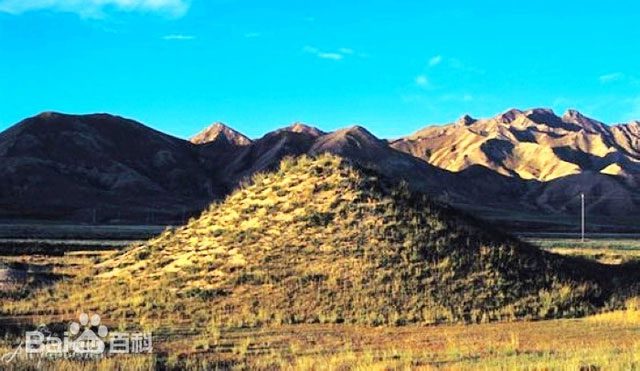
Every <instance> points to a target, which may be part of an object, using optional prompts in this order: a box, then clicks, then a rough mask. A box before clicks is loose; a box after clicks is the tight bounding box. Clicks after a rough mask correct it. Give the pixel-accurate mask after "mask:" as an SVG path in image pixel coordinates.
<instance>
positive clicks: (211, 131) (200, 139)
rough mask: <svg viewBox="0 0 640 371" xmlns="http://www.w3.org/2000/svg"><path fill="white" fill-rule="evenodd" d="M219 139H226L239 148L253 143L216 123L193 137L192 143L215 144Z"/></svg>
mask: <svg viewBox="0 0 640 371" xmlns="http://www.w3.org/2000/svg"><path fill="white" fill-rule="evenodd" d="M218 138H224V139H225V140H226V141H228V142H229V143H232V144H235V145H238V146H246V145H248V144H250V143H251V139H249V138H247V137H246V136H244V135H243V134H241V133H240V132H238V131H236V130H234V129H232V128H230V127H228V126H227V125H225V124H223V123H221V122H216V123H214V124H212V125H210V126H209V127H207V128H206V129H204V130H203V131H201V132H200V133H198V134H196V135H195V136H193V137H192V138H191V139H190V141H191V143H194V144H206V143H210V142H213V141H215V140H217V139H218Z"/></svg>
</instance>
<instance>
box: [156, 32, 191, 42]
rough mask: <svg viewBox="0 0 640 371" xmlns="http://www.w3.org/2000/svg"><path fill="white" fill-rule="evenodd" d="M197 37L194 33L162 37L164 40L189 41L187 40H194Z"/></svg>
mask: <svg viewBox="0 0 640 371" xmlns="http://www.w3.org/2000/svg"><path fill="white" fill-rule="evenodd" d="M195 38H196V37H195V36H193V35H183V34H171V35H165V36H163V37H162V39H164V40H177V41H187V40H193V39H195Z"/></svg>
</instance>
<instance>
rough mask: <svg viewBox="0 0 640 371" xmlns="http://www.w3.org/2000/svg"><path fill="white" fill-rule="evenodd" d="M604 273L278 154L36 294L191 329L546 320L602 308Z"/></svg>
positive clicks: (397, 190)
mask: <svg viewBox="0 0 640 371" xmlns="http://www.w3.org/2000/svg"><path fill="white" fill-rule="evenodd" d="M598 267H601V266H599V265H597V264H595V263H587V262H580V261H576V260H572V259H569V258H562V257H560V256H556V255H552V254H548V253H544V252H542V251H540V250H538V249H537V248H534V247H532V246H530V245H528V244H525V243H523V242H520V241H519V240H517V239H515V238H512V237H509V236H506V235H503V234H501V233H499V232H496V231H495V230H493V229H492V228H491V227H489V226H486V225H484V224H483V223H481V222H479V221H476V220H474V219H472V218H469V217H467V216H464V215H462V214H460V213H458V212H457V211H456V210H453V209H450V208H447V207H444V206H441V205H439V204H436V203H434V202H432V201H431V200H429V198H428V197H426V196H424V195H422V194H413V193H411V192H409V191H408V190H407V189H406V187H402V186H394V185H392V184H391V183H388V182H386V181H385V180H383V179H381V178H379V177H378V176H377V175H376V174H374V173H371V172H369V171H366V170H361V169H358V168H356V167H354V166H352V165H351V164H349V163H348V162H346V161H344V160H342V159H340V158H338V157H335V156H328V155H323V156H320V157H318V158H309V157H300V158H297V159H286V160H285V161H283V162H282V164H281V167H280V170H279V171H277V172H275V173H270V174H261V175H258V176H255V177H254V179H253V181H252V183H251V184H250V185H246V186H245V187H243V188H241V189H240V190H238V191H236V192H235V193H234V194H232V195H231V196H229V197H228V198H227V199H226V200H225V201H224V202H221V203H219V204H214V205H212V206H211V207H210V208H209V210H207V211H205V212H204V213H203V214H202V215H201V216H200V217H199V218H196V219H193V220H191V221H190V222H189V223H188V224H187V225H186V226H184V227H181V228H179V229H176V230H173V231H167V232H165V233H164V234H162V235H161V236H159V237H158V238H155V239H153V240H151V241H149V242H147V243H145V244H142V245H139V246H133V247H132V248H130V249H128V250H126V251H124V252H123V253H121V254H119V255H117V256H115V257H113V258H111V259H109V260H106V261H104V262H103V263H101V264H98V265H97V266H96V268H95V269H94V272H91V273H90V274H88V275H87V276H86V277H85V278H81V279H77V280H75V281H73V282H69V283H65V284H62V285H59V286H58V287H56V288H55V289H52V290H50V295H49V296H47V297H44V296H43V295H42V294H39V295H38V297H39V298H40V299H39V300H41V301H43V302H45V303H49V304H52V303H53V307H56V308H65V309H67V310H76V308H77V309H83V310H90V309H93V310H97V311H100V313H105V314H108V315H109V316H110V317H111V318H112V319H113V318H118V317H119V316H121V317H122V318H125V317H133V318H136V319H137V320H142V321H143V322H147V323H153V324H154V327H155V326H167V325H171V324H173V323H175V322H178V321H185V322H188V323H192V324H193V326H194V328H195V329H203V328H205V327H206V326H210V325H212V324H213V325H215V326H223V325H224V326H237V325H249V326H253V325H261V324H275V323H300V322H305V323H313V322H329V323H341V322H347V323H362V324H371V325H378V324H405V323H438V322H457V321H465V322H480V321H491V320H511V319H519V318H522V319H540V318H552V317H565V316H580V315H584V314H586V313H589V312H591V311H593V310H594V309H595V308H596V307H598V306H602V305H603V304H604V302H605V300H607V299H608V296H609V294H610V290H608V289H606V288H604V287H603V285H601V284H598V283H596V281H597V280H595V279H589V278H587V276H590V275H591V276H593V275H597V274H598V272H596V271H597V270H598V269H599V268H598ZM594 270H595V271H594ZM604 286H606V285H604ZM203 326H204V327H203Z"/></svg>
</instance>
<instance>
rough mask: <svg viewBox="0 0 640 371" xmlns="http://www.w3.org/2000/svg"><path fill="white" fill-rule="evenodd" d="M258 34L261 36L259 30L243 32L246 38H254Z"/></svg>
mask: <svg viewBox="0 0 640 371" xmlns="http://www.w3.org/2000/svg"><path fill="white" fill-rule="evenodd" d="M260 36H262V34H260V32H247V33H246V34H244V37H246V38H247V39H255V38H256V37H260Z"/></svg>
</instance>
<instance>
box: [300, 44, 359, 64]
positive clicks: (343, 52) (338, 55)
mask: <svg viewBox="0 0 640 371" xmlns="http://www.w3.org/2000/svg"><path fill="white" fill-rule="evenodd" d="M302 51H303V52H305V53H309V54H313V55H315V56H316V57H318V58H322V59H330V60H334V61H339V60H342V59H344V58H345V56H347V55H351V54H353V53H355V52H354V51H353V49H349V48H340V49H338V51H335V52H328V51H324V50H320V49H318V48H316V47H314V46H308V45H307V46H305V47H304V48H302Z"/></svg>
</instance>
